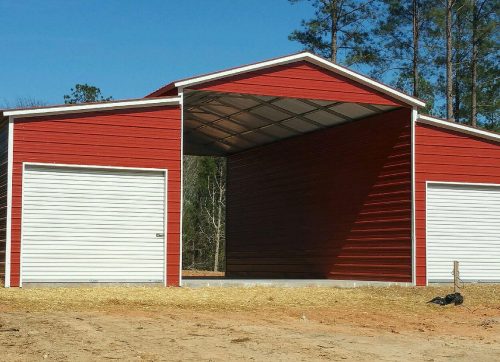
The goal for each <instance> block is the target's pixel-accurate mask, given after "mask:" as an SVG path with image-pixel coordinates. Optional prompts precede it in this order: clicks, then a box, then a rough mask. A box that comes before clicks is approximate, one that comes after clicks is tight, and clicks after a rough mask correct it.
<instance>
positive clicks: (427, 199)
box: [425, 181, 500, 286]
mask: <svg viewBox="0 0 500 362" xmlns="http://www.w3.org/2000/svg"><path fill="white" fill-rule="evenodd" d="M429 185H457V186H486V187H500V184H496V183H480V182H452V181H425V285H426V286H427V285H429V272H428V270H429V268H428V264H429V258H428V257H427V251H428V248H427V240H428V238H427V236H428V230H429V229H428V227H427V210H428V204H429V197H428V195H429V193H428V190H429Z"/></svg>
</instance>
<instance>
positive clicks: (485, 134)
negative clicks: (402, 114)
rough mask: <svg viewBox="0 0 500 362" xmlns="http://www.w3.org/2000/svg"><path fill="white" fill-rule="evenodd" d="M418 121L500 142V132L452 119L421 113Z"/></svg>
mask: <svg viewBox="0 0 500 362" xmlns="http://www.w3.org/2000/svg"><path fill="white" fill-rule="evenodd" d="M417 122H420V123H425V124H429V125H431V126H436V127H441V128H446V129H449V130H452V131H458V132H462V133H467V134H469V135H471V136H476V137H481V138H486V139H489V140H492V141H497V142H500V134H498V133H495V132H490V131H483V130H481V129H476V128H472V127H469V126H464V125H462V124H459V123H454V122H450V121H445V120H443V119H439V118H434V117H430V116H422V115H419V116H418V119H417Z"/></svg>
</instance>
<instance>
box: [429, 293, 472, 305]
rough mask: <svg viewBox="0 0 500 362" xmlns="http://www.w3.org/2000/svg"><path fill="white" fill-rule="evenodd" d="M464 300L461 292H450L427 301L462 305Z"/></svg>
mask: <svg viewBox="0 0 500 362" xmlns="http://www.w3.org/2000/svg"><path fill="white" fill-rule="evenodd" d="M463 302H464V297H463V296H462V294H460V293H452V294H448V295H447V296H446V297H435V298H432V299H431V300H429V301H428V302H427V303H434V304H439V305H448V304H452V303H453V304H455V305H460V304H462V303H463Z"/></svg>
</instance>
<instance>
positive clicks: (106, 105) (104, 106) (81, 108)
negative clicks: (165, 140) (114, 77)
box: [1, 97, 181, 118]
mask: <svg viewBox="0 0 500 362" xmlns="http://www.w3.org/2000/svg"><path fill="white" fill-rule="evenodd" d="M180 102H181V98H180V97H162V98H147V99H128V100H120V101H111V102H101V103H83V104H65V105H60V106H48V107H38V108H26V109H10V110H4V111H3V112H1V113H2V114H3V116H5V117H12V118H26V117H41V116H48V115H57V114H68V113H85V112H100V111H110V110H120V109H128V108H146V107H160V106H168V105H178V104H180Z"/></svg>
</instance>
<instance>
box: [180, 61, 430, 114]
mask: <svg viewBox="0 0 500 362" xmlns="http://www.w3.org/2000/svg"><path fill="white" fill-rule="evenodd" d="M301 60H303V61H307V62H310V63H313V64H316V65H318V66H320V67H322V68H325V69H328V70H331V71H333V72H335V73H337V74H340V75H342V76H344V77H347V78H349V79H352V80H354V81H356V82H358V83H361V84H364V85H366V86H368V87H370V88H373V89H376V90H378V91H380V92H382V93H385V94H387V95H389V96H391V97H393V98H396V99H398V100H400V101H402V102H404V103H407V104H409V105H411V106H417V107H424V106H425V103H424V102H423V101H421V100H419V99H417V98H414V97H412V96H409V95H407V94H404V93H403V92H400V91H397V90H395V89H393V88H391V87H388V86H386V85H385V84H382V83H380V82H377V81H374V80H373V79H370V78H368V77H365V76H364V75H361V74H359V73H356V72H353V71H352V70H349V69H347V68H344V67H341V66H338V65H337V64H335V63H332V62H330V61H328V60H325V59H323V58H321V57H318V56H317V55H314V54H312V53H308V52H304V53H299V54H293V55H289V56H285V57H282V58H277V59H272V60H268V61H264V62H261V63H256V64H251V65H246V66H243V67H239V68H234V69H229V70H225V71H221V72H217V73H213V74H208V75H203V76H200V77H196V78H191V79H187V80H181V81H179V82H176V83H175V84H174V85H175V87H177V88H185V87H187V86H192V85H196V84H200V83H204V82H208V81H213V80H217V79H220V78H224V77H229V76H233V75H237V74H241V73H246V72H250V71H255V70H260V69H264V68H269V67H273V66H276V65H282V64H287V63H292V62H296V61H301Z"/></svg>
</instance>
